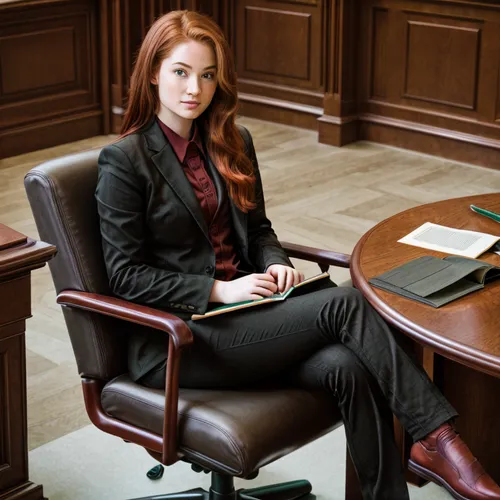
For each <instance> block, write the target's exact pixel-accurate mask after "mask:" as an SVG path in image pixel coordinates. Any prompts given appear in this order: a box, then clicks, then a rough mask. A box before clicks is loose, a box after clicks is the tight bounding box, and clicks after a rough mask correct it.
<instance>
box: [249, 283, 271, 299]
mask: <svg viewBox="0 0 500 500" xmlns="http://www.w3.org/2000/svg"><path fill="white" fill-rule="evenodd" d="M252 294H257V295H258V296H259V298H260V297H271V296H272V295H274V292H273V291H272V290H269V289H268V288H264V287H261V286H257V287H255V288H254V289H253V290H252Z"/></svg>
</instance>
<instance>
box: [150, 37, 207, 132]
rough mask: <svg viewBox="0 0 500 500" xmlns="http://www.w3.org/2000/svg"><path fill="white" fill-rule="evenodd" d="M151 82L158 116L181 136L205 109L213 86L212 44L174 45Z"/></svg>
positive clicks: (187, 43)
mask: <svg viewBox="0 0 500 500" xmlns="http://www.w3.org/2000/svg"><path fill="white" fill-rule="evenodd" d="M153 83H154V84H156V85H158V93H159V97H160V103H161V109H160V112H159V113H158V117H159V118H160V120H161V121H162V122H163V123H165V124H166V125H167V126H169V127H170V128H171V129H172V130H174V131H175V132H177V133H178V134H179V135H183V136H185V134H186V133H188V132H189V130H190V128H191V124H192V121H193V120H194V119H196V118H198V117H199V116H200V115H201V114H202V113H203V111H205V109H207V107H208V106H209V104H210V102H211V101H212V97H213V96H214V93H215V90H216V88H217V67H216V60H215V54H214V52H213V50H212V48H211V47H210V46H209V45H207V44H204V43H200V42H195V41H194V40H189V41H188V42H185V43H182V44H179V45H177V47H175V49H174V50H173V51H172V53H171V54H170V56H169V57H167V58H166V59H164V60H163V62H162V64H161V66H160V70H159V72H158V76H157V77H156V79H155V80H154V81H153ZM181 132H184V133H181Z"/></svg>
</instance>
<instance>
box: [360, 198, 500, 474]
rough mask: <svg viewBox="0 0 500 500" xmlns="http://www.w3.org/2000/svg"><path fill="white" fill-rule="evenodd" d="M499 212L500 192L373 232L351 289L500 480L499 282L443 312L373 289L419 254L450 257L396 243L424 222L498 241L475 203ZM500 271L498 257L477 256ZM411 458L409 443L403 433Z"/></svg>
mask: <svg viewBox="0 0 500 500" xmlns="http://www.w3.org/2000/svg"><path fill="white" fill-rule="evenodd" d="M471 203H472V204H474V205H477V206H479V207H482V208H487V209H490V210H493V211H495V212H500V193H495V194H486V195H480V196H470V197H465V198H456V199H451V200H446V201H441V202H437V203H431V204H427V205H422V206H418V207H415V208H412V209H410V210H406V211H404V212H401V213H399V214H397V215H394V216H393V217H390V218H388V219H386V220H384V221H382V222H381V223H379V224H378V225H376V226H375V227H374V228H373V229H371V230H370V231H368V232H367V233H366V234H365V235H364V236H363V237H362V238H361V240H360V241H359V242H358V244H357V245H356V247H355V249H354V252H353V255H352V260H351V276H352V280H353V283H354V285H355V286H356V287H357V288H358V289H359V290H360V291H361V292H362V293H363V295H364V296H365V297H366V298H367V299H368V301H369V302H370V303H371V304H372V305H373V307H374V308H375V309H376V310H377V311H378V312H379V313H380V314H381V315H382V316H383V317H384V319H385V320H386V321H387V322H388V323H389V324H391V325H392V326H394V327H395V331H397V332H402V333H404V334H405V335H401V334H400V333H396V337H397V338H398V340H399V341H401V342H402V344H403V345H405V347H406V348H407V349H409V350H411V351H412V352H413V353H414V354H415V355H416V357H417V359H418V360H419V362H421V363H422V365H423V366H424V369H425V370H426V371H427V373H428V374H429V376H430V377H431V378H432V379H433V380H434V382H435V383H436V384H437V385H438V387H439V388H440V389H441V390H442V392H443V393H444V395H445V396H446V397H447V398H448V400H449V401H450V402H451V403H452V404H453V405H454V407H455V408H456V409H457V411H458V412H459V413H460V418H459V419H457V422H456V424H457V430H458V431H459V432H460V434H461V435H462V437H463V438H464V439H465V441H466V442H467V444H468V445H469V446H470V448H471V449H472V452H473V453H474V454H475V455H476V456H477V457H478V458H479V459H480V461H481V462H482V464H483V465H484V467H485V468H486V469H487V471H488V472H489V473H490V474H491V475H492V476H493V478H494V479H495V480H496V481H497V482H500V460H499V458H498V457H499V455H500V416H499V414H500V280H498V281H494V282H492V283H490V284H488V285H487V286H486V287H485V289H483V290H480V291H478V292H475V293H473V294H471V295H468V296H466V297H463V298H461V299H458V300H456V301H454V302H451V303H450V304H447V305H445V306H443V307H441V308H439V309H434V308H433V307H430V306H427V305H425V304H421V303H419V302H415V301H412V300H409V299H406V298H404V297H400V296H398V295H394V294H391V293H388V292H385V291H382V290H379V289H376V288H373V287H372V286H371V285H369V284H368V280H369V279H370V278H372V277H374V276H377V275H378V274H380V273H383V272H385V271H388V270H389V269H391V268H393V267H396V266H398V265H400V264H403V263H405V262H407V261H409V260H412V259H415V258H417V257H420V256H422V255H436V256H439V257H444V256H445V255H446V254H442V253H440V252H435V251H432V250H426V249H423V248H418V247H413V246H409V245H405V244H402V243H397V240H398V239H400V238H401V237H403V236H405V235H406V234H408V233H410V232H411V231H412V230H414V229H416V228H417V227H419V226H420V225H421V224H423V223H424V222H433V223H436V224H441V225H444V226H449V227H454V228H458V229H469V230H473V231H480V232H484V233H489V234H495V235H500V224H499V223H497V222H495V221H493V220H490V219H487V218H486V217H483V216H481V215H478V214H475V213H474V212H472V211H471V210H470V208H469V205H470V204H471ZM479 258H480V259H481V260H485V261H488V262H490V263H492V264H495V265H498V266H500V255H496V254H494V253H492V252H487V253H485V254H483V255H481V256H480V257H479ZM397 434H398V435H397V438H398V440H399V441H400V444H401V446H402V447H403V449H404V450H405V453H407V452H408V448H409V446H410V444H411V443H409V439H405V435H404V432H403V431H402V430H401V429H399V432H397Z"/></svg>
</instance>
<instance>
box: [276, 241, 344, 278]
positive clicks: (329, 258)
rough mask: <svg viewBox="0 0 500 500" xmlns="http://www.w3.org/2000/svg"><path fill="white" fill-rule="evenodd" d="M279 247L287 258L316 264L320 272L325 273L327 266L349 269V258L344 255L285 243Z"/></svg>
mask: <svg viewBox="0 0 500 500" xmlns="http://www.w3.org/2000/svg"><path fill="white" fill-rule="evenodd" d="M281 246H282V247H283V249H284V250H285V252H286V253H287V254H288V256H289V257H293V258H296V259H302V260H308V261H311V262H316V263H317V264H319V267H320V268H321V270H322V271H327V270H328V267H329V266H337V267H349V266H350V263H351V256H350V255H347V254H345V253H338V252H330V251H329V250H321V249H320V248H313V247H307V246H304V245H296V244H295V243H288V242H286V241H282V242H281Z"/></svg>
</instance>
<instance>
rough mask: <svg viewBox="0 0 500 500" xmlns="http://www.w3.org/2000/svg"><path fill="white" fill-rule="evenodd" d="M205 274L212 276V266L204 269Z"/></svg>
mask: <svg viewBox="0 0 500 500" xmlns="http://www.w3.org/2000/svg"><path fill="white" fill-rule="evenodd" d="M205 272H206V273H207V274H213V272H214V266H207V267H205Z"/></svg>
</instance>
